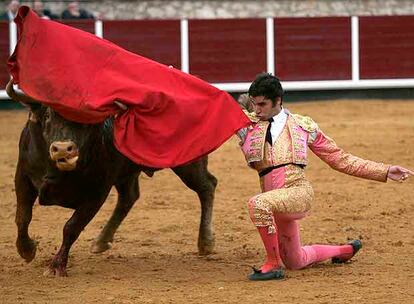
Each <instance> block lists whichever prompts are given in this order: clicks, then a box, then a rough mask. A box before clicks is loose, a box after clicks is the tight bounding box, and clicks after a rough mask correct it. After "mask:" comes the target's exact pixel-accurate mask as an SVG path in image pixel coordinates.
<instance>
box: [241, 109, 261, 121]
mask: <svg viewBox="0 0 414 304" xmlns="http://www.w3.org/2000/svg"><path fill="white" fill-rule="evenodd" d="M243 112H244V114H246V116H247V117H249V119H250V121H251V122H254V123H257V122H259V121H260V119H259V118H257V116H256V113H255V112H249V111H247V110H245V109H243Z"/></svg>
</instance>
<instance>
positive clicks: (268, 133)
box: [266, 117, 273, 145]
mask: <svg viewBox="0 0 414 304" xmlns="http://www.w3.org/2000/svg"><path fill="white" fill-rule="evenodd" d="M267 121H268V122H269V126H268V127H267V131H266V141H267V142H268V143H269V144H270V145H272V144H273V143H272V133H270V127H271V126H272V122H273V117H272V118H269V119H268V120H267Z"/></svg>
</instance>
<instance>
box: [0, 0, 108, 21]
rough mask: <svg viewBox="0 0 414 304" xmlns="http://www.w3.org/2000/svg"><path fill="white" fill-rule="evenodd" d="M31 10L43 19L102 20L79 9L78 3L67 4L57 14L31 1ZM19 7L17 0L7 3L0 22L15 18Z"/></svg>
mask: <svg viewBox="0 0 414 304" xmlns="http://www.w3.org/2000/svg"><path fill="white" fill-rule="evenodd" d="M30 6H31V8H32V9H33V10H34V11H35V12H36V13H37V14H38V15H39V17H41V18H44V19H102V15H101V14H100V13H96V12H94V13H91V12H88V11H87V10H85V9H82V8H80V7H79V2H78V1H72V2H69V3H68V5H67V7H66V9H65V10H64V11H63V12H62V13H61V14H57V13H55V12H51V11H50V10H49V9H47V8H46V7H45V6H44V4H43V2H42V1H32V3H31V5H30ZM19 7H20V2H19V1H18V0H11V1H9V3H8V5H7V7H6V9H5V12H4V13H3V14H1V15H0V20H3V21H4V20H6V21H7V20H8V21H10V20H13V19H14V17H16V13H17V11H18V9H19Z"/></svg>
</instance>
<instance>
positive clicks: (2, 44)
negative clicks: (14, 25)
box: [0, 21, 10, 90]
mask: <svg viewBox="0 0 414 304" xmlns="http://www.w3.org/2000/svg"><path fill="white" fill-rule="evenodd" d="M9 52H10V51H9V22H7V21H1V22H0V62H1V67H0V90H3V89H4V87H5V86H6V84H7V82H8V81H9V79H10V78H9V73H8V71H7V68H6V61H7V58H9Z"/></svg>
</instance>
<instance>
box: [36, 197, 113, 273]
mask: <svg viewBox="0 0 414 304" xmlns="http://www.w3.org/2000/svg"><path fill="white" fill-rule="evenodd" d="M104 201H105V200H102V201H101V202H96V203H95V202H93V203H89V204H86V202H81V203H80V204H79V206H80V207H79V208H78V209H76V210H75V212H74V213H73V214H72V216H71V218H70V219H69V220H68V221H67V222H66V224H65V226H64V227H63V241H62V245H61V247H60V249H59V251H58V252H57V253H56V255H55V256H54V258H53V260H52V262H51V263H50V265H49V267H48V269H46V271H45V272H44V275H45V276H51V275H57V276H67V272H66V266H67V263H68V257H69V250H70V248H71V247H72V245H73V243H74V242H75V241H76V240H77V239H78V237H79V235H80V233H81V232H82V230H83V229H84V228H85V227H86V225H87V224H88V223H89V222H90V221H91V220H92V219H93V217H94V216H95V215H96V213H97V212H98V210H99V209H100V207H101V206H102V204H103V202H104Z"/></svg>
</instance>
